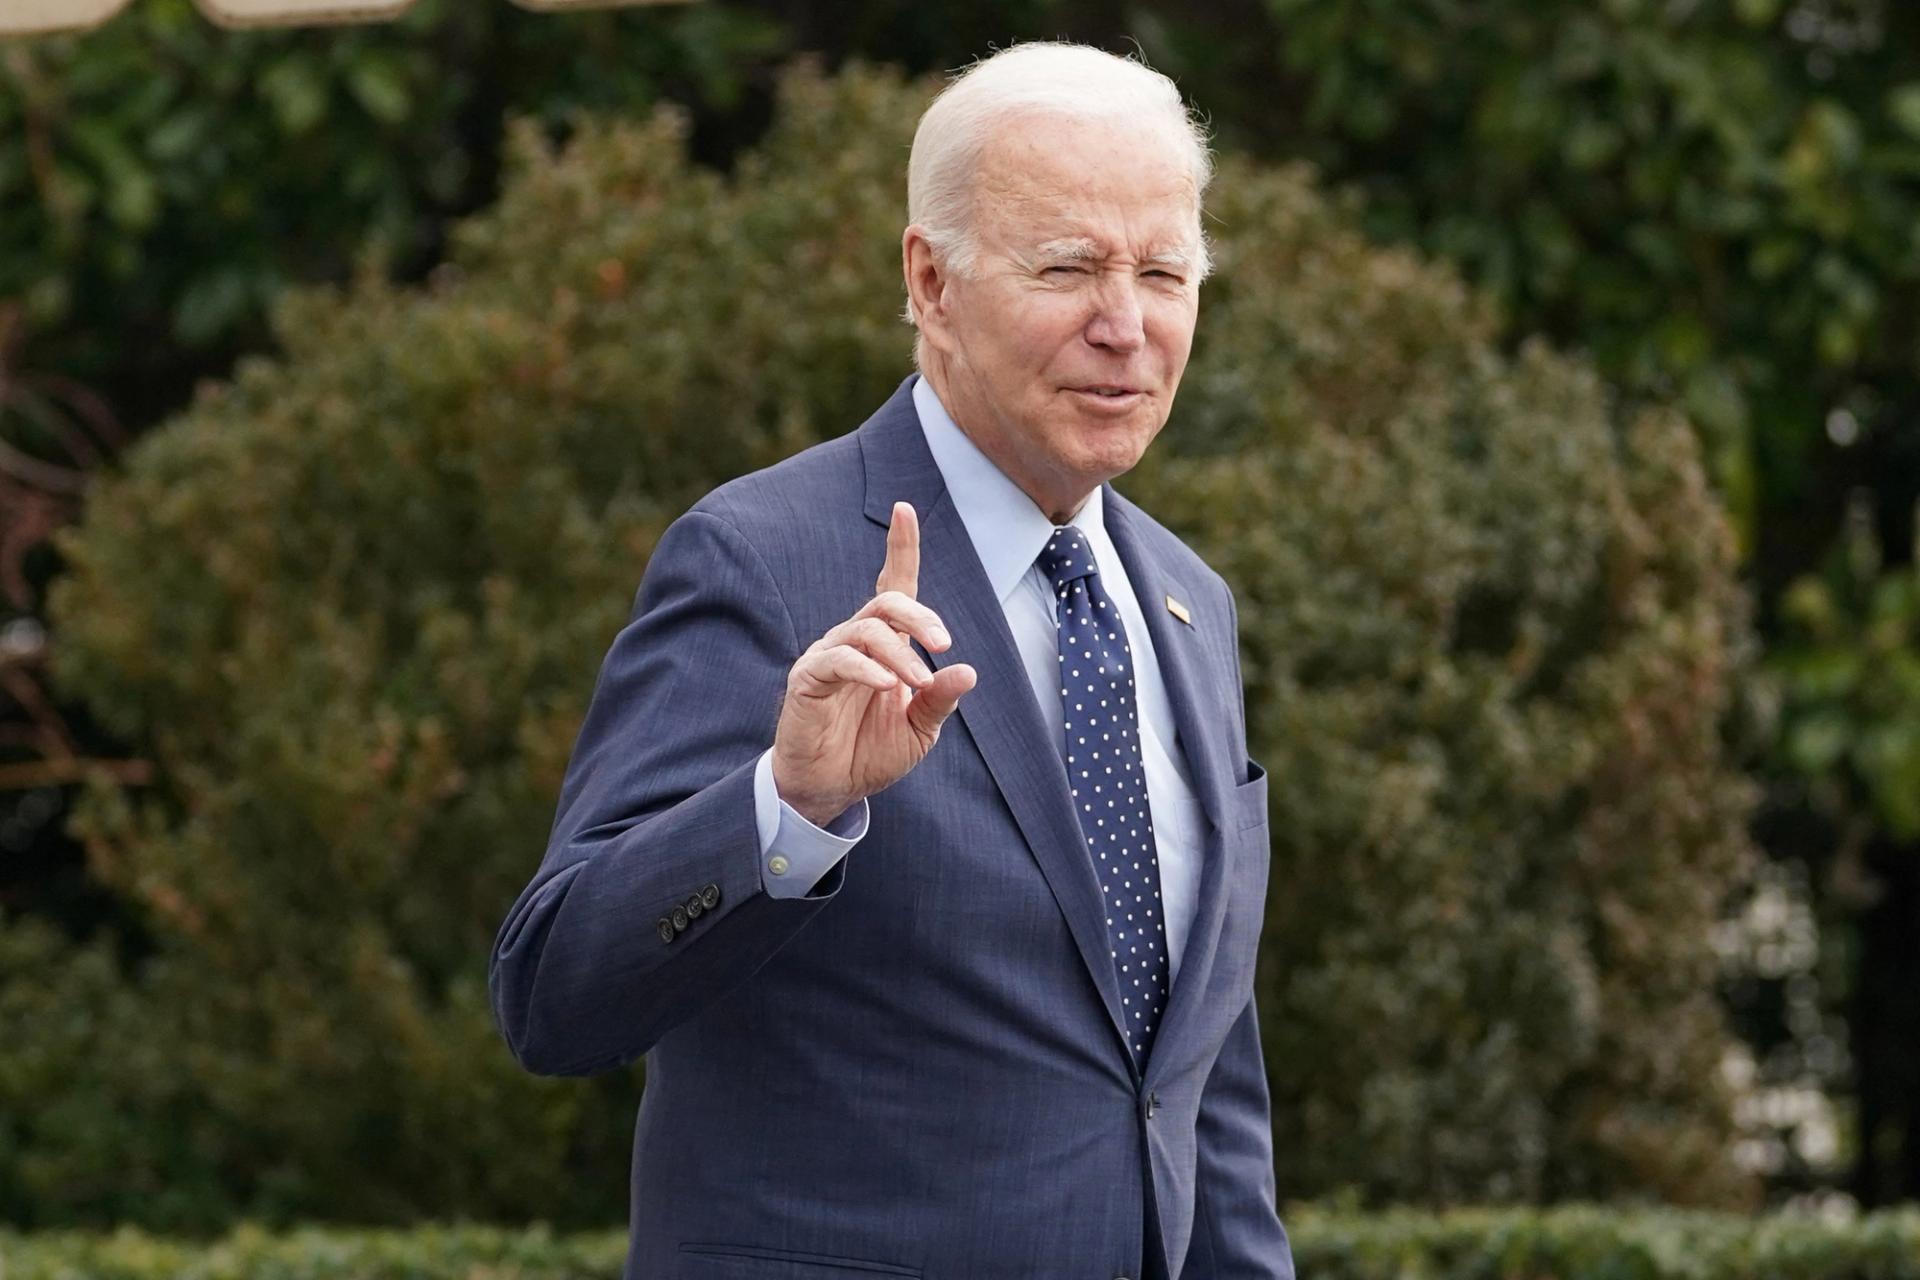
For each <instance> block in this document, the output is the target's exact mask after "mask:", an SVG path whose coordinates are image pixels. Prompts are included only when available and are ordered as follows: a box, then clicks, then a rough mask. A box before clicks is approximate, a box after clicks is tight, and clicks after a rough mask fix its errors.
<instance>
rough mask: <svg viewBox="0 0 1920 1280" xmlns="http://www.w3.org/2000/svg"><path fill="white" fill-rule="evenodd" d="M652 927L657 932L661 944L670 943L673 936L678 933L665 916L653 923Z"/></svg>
mask: <svg viewBox="0 0 1920 1280" xmlns="http://www.w3.org/2000/svg"><path fill="white" fill-rule="evenodd" d="M653 927H654V928H655V929H657V930H658V931H659V933H660V941H662V942H672V941H673V939H674V935H675V934H676V933H678V932H679V931H678V930H676V929H675V928H674V927H673V921H672V920H670V919H668V918H667V917H666V916H661V917H660V918H659V919H658V920H657V921H655V922H654V925H653Z"/></svg>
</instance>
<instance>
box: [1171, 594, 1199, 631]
mask: <svg viewBox="0 0 1920 1280" xmlns="http://www.w3.org/2000/svg"><path fill="white" fill-rule="evenodd" d="M1167 612H1168V613H1170V614H1172V615H1173V616H1174V617H1176V618H1178V619H1180V621H1182V622H1184V623H1186V624H1187V625H1188V626H1192V625H1193V615H1192V614H1190V613H1188V612H1187V606H1185V605H1183V604H1181V603H1180V602H1179V601H1178V600H1175V599H1174V598H1173V597H1172V596H1168V597H1167Z"/></svg>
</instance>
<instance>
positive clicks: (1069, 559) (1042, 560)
mask: <svg viewBox="0 0 1920 1280" xmlns="http://www.w3.org/2000/svg"><path fill="white" fill-rule="evenodd" d="M1038 560H1039V564H1040V568H1041V570H1042V571H1044V572H1045V573H1046V575H1047V577H1049V578H1051V579H1052V580H1053V585H1054V588H1055V589H1056V590H1058V591H1060V592H1063V593H1064V592H1065V591H1066V587H1067V584H1068V583H1069V582H1074V581H1077V580H1078V579H1081V578H1091V577H1092V576H1093V575H1094V574H1096V573H1098V572H1099V570H1098V569H1097V568H1095V567H1094V563H1093V546H1092V544H1091V543H1089V542H1088V541H1087V535H1086V534H1084V533H1082V532H1080V530H1079V529H1077V528H1075V527H1074V526H1073V525H1070V524H1069V525H1062V526H1059V527H1057V528H1055V529H1054V531H1053V534H1052V536H1051V537H1049V538H1048V539H1047V545H1046V546H1045V547H1043V548H1041V550H1040V555H1039V557H1038Z"/></svg>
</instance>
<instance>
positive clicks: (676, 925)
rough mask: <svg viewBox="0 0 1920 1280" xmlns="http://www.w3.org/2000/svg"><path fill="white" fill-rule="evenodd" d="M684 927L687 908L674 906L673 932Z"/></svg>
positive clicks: (677, 931) (685, 925)
mask: <svg viewBox="0 0 1920 1280" xmlns="http://www.w3.org/2000/svg"><path fill="white" fill-rule="evenodd" d="M686 927H687V909H686V908H685V907H675V908H674V909H673V931H674V932H675V933H679V932H680V931H681V930H683V929H685V928H686Z"/></svg>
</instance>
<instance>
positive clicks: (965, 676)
mask: <svg viewBox="0 0 1920 1280" xmlns="http://www.w3.org/2000/svg"><path fill="white" fill-rule="evenodd" d="M874 593H875V594H874V597H873V599H871V600H869V601H867V602H866V603H865V604H864V605H862V606H860V609H859V611H858V612H856V613H855V614H854V615H853V616H852V617H851V618H848V619H847V620H846V621H845V622H842V623H840V624H839V625H838V626H836V627H834V628H833V629H832V630H830V631H828V632H827V633H826V634H825V635H823V636H821V637H820V638H819V639H818V640H816V641H814V642H813V644H812V645H811V646H809V647H808V649H807V651H806V652H805V653H803V654H801V655H800V658H799V660H798V661H796V662H795V663H794V664H793V668H792V669H791V670H790V671H788V672H787V696H786V701H785V703H784V704H783V705H782V706H781V708H780V723H779V726H778V727H777V728H776V729H775V730H774V736H773V784H774V788H775V790H777V791H778V792H779V793H780V798H781V799H782V800H784V801H786V802H787V803H788V804H790V805H792V806H793V807H794V809H795V810H797V811H798V812H799V813H800V814H801V816H803V817H805V818H806V819H807V820H808V821H809V822H812V823H814V824H815V825H817V826H825V825H826V824H827V823H829V822H831V821H832V820H833V819H834V818H836V817H838V816H839V815H840V814H841V813H842V812H843V811H845V810H846V809H847V807H848V806H850V805H852V804H854V803H856V802H858V801H859V800H861V799H862V798H863V797H866V796H870V795H872V794H874V793H875V792H876V791H882V790H885V789H886V788H887V787H889V786H892V785H893V784H894V783H895V782H897V781H898V780H899V779H901V778H903V777H905V776H906V774H907V772H908V770H910V769H912V768H913V767H914V766H915V765H917V764H919V763H920V761H921V760H923V759H925V758H926V754H927V752H929V751H931V750H932V749H933V744H934V742H935V741H936V740H938V738H939V737H940V726H941V725H942V724H944V723H945V722H946V719H947V717H948V716H950V715H952V714H953V709H954V708H955V707H956V706H958V705H959V704H960V697H961V695H962V694H964V693H966V691H967V690H969V689H971V688H973V685H974V680H975V678H976V677H975V675H974V670H973V668H972V667H970V666H968V665H967V664H966V663H964V662H956V663H954V664H953V665H952V666H949V667H945V668H943V669H941V670H940V671H939V672H938V673H935V672H932V671H929V670H928V669H927V665H926V664H925V663H924V662H922V661H921V660H920V655H918V654H916V653H915V652H914V651H913V646H912V645H911V644H910V643H909V641H910V640H918V641H919V642H920V643H921V644H922V645H925V646H926V649H927V652H929V653H941V652H944V651H945V650H946V649H947V648H948V646H950V645H951V644H952V643H953V641H952V639H951V638H950V637H949V636H948V635H947V631H946V628H945V627H944V626H942V625H941V623H940V619H939V617H938V615H936V614H935V613H934V611H933V610H932V609H929V608H928V607H927V606H926V605H924V604H921V603H920V601H919V599H918V597H919V594H920V518H919V516H917V515H916V514H915V513H914V510H913V507H912V506H911V505H910V504H908V503H905V502H896V503H894V504H893V519H892V521H891V522H890V523H889V524H888V525H887V559H886V563H885V564H883V565H881V567H880V577H879V579H878V580H877V581H876V582H875V583H874Z"/></svg>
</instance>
